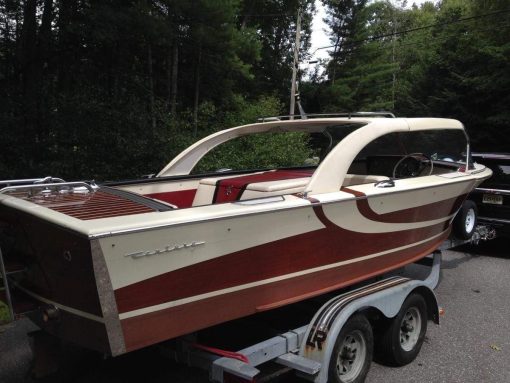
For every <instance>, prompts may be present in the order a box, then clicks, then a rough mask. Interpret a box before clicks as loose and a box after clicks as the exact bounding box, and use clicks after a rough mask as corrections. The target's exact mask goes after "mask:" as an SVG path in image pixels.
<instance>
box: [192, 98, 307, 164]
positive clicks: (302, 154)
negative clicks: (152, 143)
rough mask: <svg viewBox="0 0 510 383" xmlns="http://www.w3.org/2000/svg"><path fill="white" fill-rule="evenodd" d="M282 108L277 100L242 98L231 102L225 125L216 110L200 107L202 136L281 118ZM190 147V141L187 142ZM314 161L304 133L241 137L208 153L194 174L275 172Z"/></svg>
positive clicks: (209, 107) (207, 106)
mask: <svg viewBox="0 0 510 383" xmlns="http://www.w3.org/2000/svg"><path fill="white" fill-rule="evenodd" d="M281 108H282V105H281V104H280V103H279V102H278V100H277V99H276V97H261V98H259V99H258V100H247V99H245V98H244V97H242V96H240V95H236V96H234V97H233V98H232V99H231V105H230V110H229V111H227V112H226V113H225V115H224V117H223V118H222V121H215V120H214V116H215V115H216V110H215V109H214V107H212V106H211V105H203V106H202V107H201V113H200V121H201V126H206V127H207V130H205V131H204V130H202V131H203V133H204V134H205V133H206V132H207V133H213V132H215V131H218V130H221V129H225V128H229V127H234V126H239V125H245V124H249V123H253V122H255V121H257V119H258V118H260V117H264V116H275V115H278V114H279V112H280V110H281ZM184 143H186V144H187V143H191V137H189V138H188V140H187V142H183V144H184ZM309 157H311V150H310V148H309V147H308V136H307V135H304V134H301V133H291V134H287V133H267V134H258V135H253V136H249V137H241V138H238V139H235V140H232V141H229V142H227V143H225V144H222V145H220V146H218V147H217V148H215V149H213V150H212V151H211V152H209V153H208V154H207V155H206V156H205V157H204V158H203V159H202V160H201V161H200V162H199V163H198V164H197V166H196V167H195V169H194V170H193V173H203V172H208V171H215V170H217V169H222V168H228V169H235V170H244V169H259V168H274V167H285V166H298V165H303V164H304V162H305V160H306V159H307V158H309Z"/></svg>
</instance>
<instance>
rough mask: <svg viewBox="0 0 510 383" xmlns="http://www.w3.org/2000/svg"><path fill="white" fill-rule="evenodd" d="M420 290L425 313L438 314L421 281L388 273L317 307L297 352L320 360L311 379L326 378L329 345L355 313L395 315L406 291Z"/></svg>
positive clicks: (331, 350)
mask: <svg viewBox="0 0 510 383" xmlns="http://www.w3.org/2000/svg"><path fill="white" fill-rule="evenodd" d="M413 292H416V293H419V294H421V295H422V296H423V297H424V298H425V300H426V302H427V307H428V308H429V309H428V310H429V317H430V318H431V319H433V320H434V321H435V322H436V323H437V321H438V318H439V314H438V306H437V300H436V298H435V295H434V292H433V291H432V290H431V289H430V288H429V287H428V286H427V285H426V284H424V282H423V281H419V280H413V279H409V278H404V277H391V278H388V279H385V280H383V281H379V282H376V283H373V284H370V285H367V286H365V287H362V288H360V289H357V290H353V291H351V292H348V293H345V294H342V295H339V296H337V297H335V298H333V299H331V300H329V301H328V302H327V303H325V304H324V305H323V306H322V308H321V309H320V310H319V311H317V313H316V314H315V316H314V318H313V319H312V321H311V322H310V324H309V326H308V328H307V331H306V333H305V337H304V340H303V342H302V344H301V347H300V355H302V356H304V357H306V358H309V359H312V360H315V361H317V362H319V363H321V365H322V368H321V371H320V372H319V374H318V375H317V376H316V377H315V379H314V381H315V382H326V381H327V379H328V366H329V363H330V359H331V355H332V353H333V348H334V345H335V342H336V339H337V337H338V334H339V333H340V331H341V329H342V327H343V326H344V324H345V323H346V322H347V320H348V319H349V318H350V317H351V316H352V315H354V314H356V313H360V312H361V313H363V312H364V311H368V310H372V309H376V310H377V311H379V312H380V313H382V314H383V315H384V316H385V317H386V318H393V317H395V316H396V315H397V314H398V313H399V311H400V308H401V307H402V304H403V303H404V301H405V299H406V298H407V297H408V295H409V294H411V293H413Z"/></svg>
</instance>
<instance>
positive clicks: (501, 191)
mask: <svg viewBox="0 0 510 383" xmlns="http://www.w3.org/2000/svg"><path fill="white" fill-rule="evenodd" d="M475 191H478V192H482V193H494V194H503V195H510V190H504V189H490V188H476V189H475Z"/></svg>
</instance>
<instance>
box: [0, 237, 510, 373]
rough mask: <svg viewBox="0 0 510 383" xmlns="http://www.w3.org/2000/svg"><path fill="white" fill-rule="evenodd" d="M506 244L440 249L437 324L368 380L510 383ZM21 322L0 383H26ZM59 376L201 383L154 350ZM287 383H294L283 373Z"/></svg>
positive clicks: (7, 347)
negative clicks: (410, 352) (404, 361)
mask: <svg viewBox="0 0 510 383" xmlns="http://www.w3.org/2000/svg"><path fill="white" fill-rule="evenodd" d="M508 245H510V241H509V240H505V239H497V240H495V241H492V242H489V243H486V244H483V245H480V246H478V247H473V246H464V247H461V248H457V249H455V250H454V251H452V250H450V251H445V252H443V264H442V277H441V282H440V284H439V286H438V288H437V289H436V293H437V296H438V299H439V303H440V305H441V306H442V307H443V308H444V309H445V315H444V316H443V317H441V323H440V325H439V326H436V325H435V324H433V323H432V322H429V326H428V331H427V338H426V340H425V343H424V345H423V347H422V350H421V352H420V354H419V355H418V357H417V359H416V360H415V361H414V362H413V363H411V364H410V365H408V366H405V367H399V368H390V367H386V366H382V365H379V364H377V363H373V364H372V367H371V369H370V372H369V374H368V378H367V383H382V382H384V383H387V382H406V383H407V382H448V383H456V382H459V383H460V382H462V383H475V382H476V383H479V382H487V383H489V382H490V383H496V382H497V383H506V382H510V249H509V246H508ZM35 329H36V328H35V326H33V325H32V324H31V323H30V322H28V321H27V320H22V321H18V322H17V323H15V324H11V325H8V326H7V327H0V382H1V383H21V382H23V383H25V382H26V383H31V382H34V380H33V379H32V378H30V374H29V371H30V367H31V350H30V347H29V340H28V337H27V333H28V332H30V331H33V330H35ZM66 367H67V368H66V369H65V371H63V372H62V374H61V375H60V376H56V377H52V378H49V379H47V380H46V381H50V382H54V381H64V382H73V383H75V382H76V383H86V382H87V383H88V382H94V383H96V382H97V383H100V382H108V383H117V382H119V383H120V382H122V383H129V382H137V383H139V382H140V381H144V382H155V383H159V382H161V383H162V382H165V383H167V382H172V383H205V382H208V379H207V374H206V373H204V372H203V371H200V370H196V369H192V368H188V367H186V366H183V365H178V364H175V363H173V362H171V361H169V360H168V359H166V358H165V357H163V356H162V355H161V354H160V353H159V352H158V351H157V350H155V349H145V350H142V351H139V352H133V353H130V354H128V355H124V356H122V357H118V358H114V359H106V360H103V359H101V358H100V357H99V356H97V355H95V354H92V353H86V354H83V355H81V356H80V357H78V358H76V357H75V358H70V362H69V363H68V364H67V366H66ZM283 381H285V382H298V381H300V380H298V379H297V378H294V377H293V376H287V377H286V378H284V379H283Z"/></svg>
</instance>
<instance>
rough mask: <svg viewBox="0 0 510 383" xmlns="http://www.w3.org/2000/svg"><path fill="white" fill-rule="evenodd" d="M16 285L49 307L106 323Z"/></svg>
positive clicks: (94, 316) (101, 319) (99, 318)
mask: <svg viewBox="0 0 510 383" xmlns="http://www.w3.org/2000/svg"><path fill="white" fill-rule="evenodd" d="M15 285H16V288H18V289H20V290H21V291H23V292H24V293H25V294H27V295H30V296H31V297H32V298H35V299H37V300H38V301H41V302H44V303H46V304H49V305H53V306H55V307H57V308H58V309H59V310H62V311H67V312H68V313H71V314H74V315H77V316H80V317H82V318H85V319H90V320H93V321H96V322H100V323H104V319H103V318H101V317H98V316H97V315H94V314H90V313H88V312H85V311H81V310H78V309H75V308H72V307H69V306H64V305H62V304H60V303H58V302H55V301H52V300H50V299H47V298H44V297H42V296H40V295H38V294H36V293H34V292H32V291H30V290H27V289H25V288H24V287H21V286H20V285H19V284H17V283H16V284H15Z"/></svg>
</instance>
